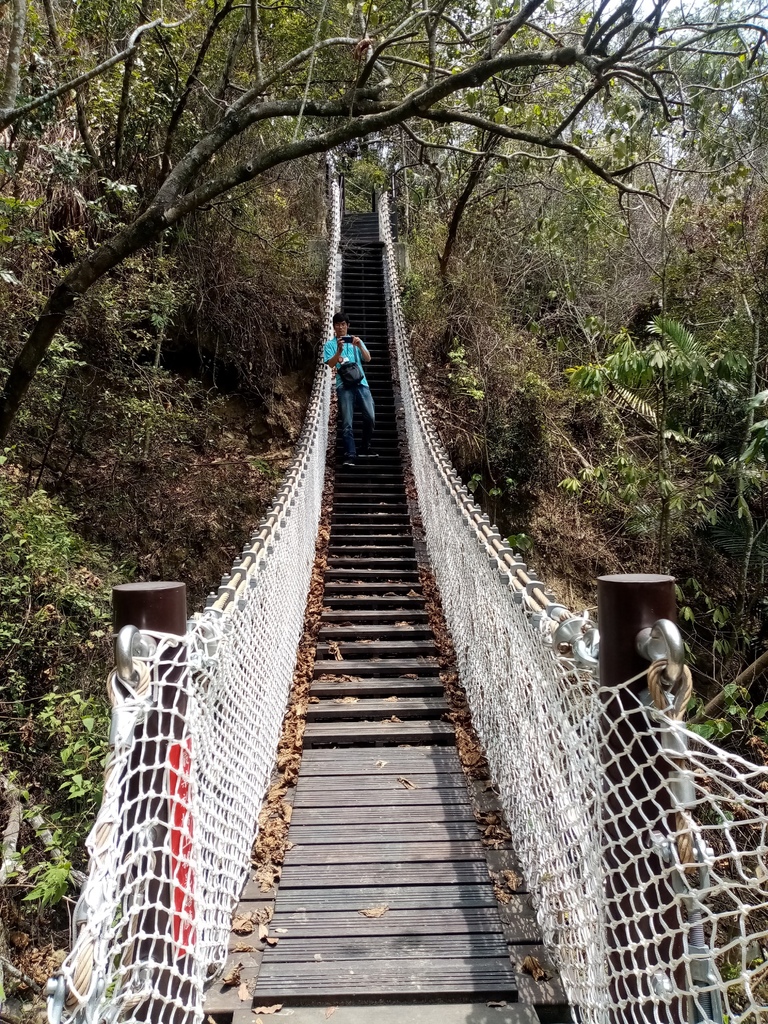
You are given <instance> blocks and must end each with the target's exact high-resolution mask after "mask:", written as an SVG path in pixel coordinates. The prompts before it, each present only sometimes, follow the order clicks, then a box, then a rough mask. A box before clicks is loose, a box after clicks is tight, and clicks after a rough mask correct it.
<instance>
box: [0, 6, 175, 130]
mask: <svg viewBox="0 0 768 1024" xmlns="http://www.w3.org/2000/svg"><path fill="white" fill-rule="evenodd" d="M18 2H21V0H18ZM185 20H186V19H185ZM181 24H182V22H180V21H178V22H174V23H172V24H169V25H166V24H165V23H164V22H163V21H162V20H161V19H159V18H158V19H157V20H156V21H151V22H149V23H148V24H146V25H140V26H139V27H138V28H137V29H136V30H135V31H134V32H133V34H132V35H131V38H130V39H129V40H128V45H127V46H126V47H125V49H124V50H121V51H120V53H116V54H114V56H112V57H109V58H108V59H107V60H105V61H102V62H101V64H98V65H97V66H96V67H95V68H91V70H90V71H86V72H84V73H83V74H82V75H78V76H77V78H73V79H72V80H71V81H69V82H67V83H66V84H64V85H60V86H58V87H57V88H55V89H51V90H50V92H46V93H44V94H43V95H42V96H36V97H35V98H34V99H33V100H30V101H29V102H28V103H23V104H22V105H21V106H20V107H11V106H10V105H8V104H5V105H3V106H0V131H3V130H4V129H6V128H8V126H9V125H12V124H14V123H15V122H16V121H18V120H19V119H20V118H22V117H25V116H26V115H27V114H31V113H32V111H33V110H37V109H38V107H42V106H44V105H45V104H46V103H50V102H51V100H55V99H58V98H59V96H63V95H64V93H65V92H69V91H70V90H71V89H77V88H79V86H81V85H85V84H86V82H90V81H91V79H93V78H98V76H99V75H101V74H103V73H104V72H105V71H109V69H110V68H111V67H114V66H115V64H119V63H120V62H121V61H123V60H125V59H126V58H127V57H129V56H130V55H131V54H132V53H133V52H134V51H135V50H136V48H137V47H138V45H139V42H140V40H141V37H142V36H143V35H144V33H145V32H148V31H149V30H150V29H153V28H160V27H162V28H177V27H178V26H179V25H181Z"/></svg>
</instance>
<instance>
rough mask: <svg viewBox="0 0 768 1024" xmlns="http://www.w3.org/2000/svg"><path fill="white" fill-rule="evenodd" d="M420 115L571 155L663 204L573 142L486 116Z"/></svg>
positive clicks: (628, 190)
mask: <svg viewBox="0 0 768 1024" xmlns="http://www.w3.org/2000/svg"><path fill="white" fill-rule="evenodd" d="M419 116H420V117H423V118H424V119H425V120H427V121H435V122H437V123H438V124H450V123H451V122H452V121H458V122H459V123H460V124H469V125H472V126H473V127H475V128H482V129H483V131H486V132H490V133H492V134H495V135H500V136H501V137H502V138H505V139H513V140H514V141H516V142H525V143H527V144H528V145H532V146H543V147H544V149H557V150H560V152H562V153H567V154H568V155H569V156H573V157H575V158H576V159H577V160H578V161H580V163H582V164H584V166H585V167H588V168H589V170H590V171H592V173H593V174H595V175H597V177H598V178H602V180H603V181H605V182H606V183H607V184H609V185H612V186H613V187H614V188H615V189H617V190H618V191H619V192H625V193H628V194H631V195H640V196H648V197H649V198H651V199H656V200H657V201H658V202H662V200H661V199H660V198H659V196H657V195H656V194H655V193H653V192H648V191H647V190H645V189H640V188H634V187H633V186H631V185H625V184H624V183H623V182H621V181H618V180H617V178H616V177H615V176H614V175H613V174H611V172H610V171H608V170H606V168H605V167H603V166H602V165H601V164H599V163H598V162H597V161H596V160H594V159H593V158H592V157H591V156H590V155H589V153H586V152H585V151H584V150H583V149H581V148H580V147H579V146H576V145H574V144H573V143H571V142H564V141H563V140H562V139H554V138H552V136H547V137H542V136H538V135H532V134H531V133H530V132H523V131H519V130H518V129H517V128H509V127H508V126H507V125H502V124H496V123H495V122H493V121H489V120H487V118H484V117H479V116H478V115H476V114H466V113H463V112H459V111H447V110H428V111H424V112H423V113H421V114H420V115H419Z"/></svg>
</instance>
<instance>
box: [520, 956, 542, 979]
mask: <svg viewBox="0 0 768 1024" xmlns="http://www.w3.org/2000/svg"><path fill="white" fill-rule="evenodd" d="M520 966H521V967H522V969H523V970H524V971H525V973H526V974H530V975H531V977H532V978H533V980H534V981H546V980H547V972H546V971H545V970H544V968H543V967H542V966H541V964H540V963H539V961H538V960H537V959H536V957H535V956H527V957H526V958H525V960H523V962H522V964H521V965H520Z"/></svg>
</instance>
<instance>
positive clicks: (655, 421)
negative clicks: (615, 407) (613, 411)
mask: <svg viewBox="0 0 768 1024" xmlns="http://www.w3.org/2000/svg"><path fill="white" fill-rule="evenodd" d="M648 334H649V342H648V344H646V345H645V346H643V347H640V346H638V344H637V343H636V341H635V339H634V338H633V337H632V336H631V335H630V333H629V332H628V331H622V332H621V334H620V335H619V336H618V338H617V346H616V348H615V349H614V351H613V352H612V353H611V354H610V355H609V356H608V357H607V359H606V360H605V362H604V363H603V364H602V365H600V366H595V365H592V366H580V367H575V368H574V369H573V370H572V371H571V380H572V382H573V384H574V385H575V386H576V387H578V388H579V389H580V390H582V391H586V392H588V393H592V394H596V393H605V392H606V391H608V392H610V393H611V394H612V395H613V397H614V398H615V399H616V400H617V401H618V402H619V403H620V404H621V405H623V406H624V407H626V408H628V409H631V410H632V412H633V413H635V414H636V415H637V416H639V417H640V418H641V419H642V420H644V421H645V422H646V424H647V425H648V427H649V429H650V430H651V431H652V432H653V436H654V440H655V448H656V459H655V483H656V490H657V493H658V515H657V527H656V535H657V540H656V550H657V564H658V567H659V570H663V569H666V568H667V567H668V565H669V561H670V544H671V531H670V519H671V513H672V510H673V508H674V507H675V505H676V503H678V504H679V502H680V501H681V496H680V493H679V490H678V488H677V487H676V486H675V482H674V477H673V469H672V461H671V457H670V449H669V443H670V441H671V440H676V441H679V442H681V443H684V444H688V443H692V441H693V438H692V437H691V436H690V434H687V433H686V432H685V431H684V430H681V429H679V428H676V424H675V423H674V421H673V418H672V416H671V407H672V405H673V404H675V405H678V406H679V404H680V403H681V402H686V403H688V402H689V401H690V399H691V397H692V396H693V395H694V394H695V393H696V392H697V391H698V390H700V389H702V388H703V387H705V386H706V385H708V384H709V383H710V381H711V379H712V377H713V376H714V375H717V373H718V370H717V363H716V361H715V360H714V359H713V358H712V356H711V354H710V353H709V351H708V350H707V347H706V345H704V344H703V343H702V342H701V341H699V339H697V338H696V337H695V336H694V335H693V334H692V333H691V332H690V331H689V330H688V329H687V328H686V327H684V326H683V325H682V324H681V323H680V322H679V321H677V320H673V319H672V318H671V317H668V316H656V317H654V318H653V320H652V321H651V322H650V324H649V325H648Z"/></svg>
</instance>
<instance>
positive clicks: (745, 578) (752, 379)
mask: <svg viewBox="0 0 768 1024" xmlns="http://www.w3.org/2000/svg"><path fill="white" fill-rule="evenodd" d="M742 299H743V301H744V308H745V309H746V311H747V317H748V318H749V322H750V325H751V327H752V359H751V364H752V365H751V366H750V374H749V391H748V393H747V403H748V408H747V416H746V420H745V423H744V436H743V438H742V442H741V451H740V452H739V459H738V461H737V463H736V472H737V474H738V476H737V480H736V512H737V515H739V516H742V515H743V516H744V518H745V519H746V524H747V535H746V538H745V544H744V556H743V558H742V560H741V567H740V569H739V583H738V588H737V591H736V625H737V626H738V625H740V624H741V620H742V619H743V617H744V609H745V607H746V604H747V584H748V582H749V567H750V564H751V562H752V551H753V550H754V546H755V520H754V518H753V516H752V510H751V509H750V507H749V505H748V503H747V500H746V498H745V497H744V492H745V490H746V483H747V481H746V474H745V472H744V462H743V461H742V460H743V457H744V453H745V452H746V450H747V448H748V447H749V443H750V440H751V438H752V427H753V426H754V422H755V410H754V408H753V406H752V399H753V398H754V397H755V394H756V393H757V363H758V360H759V358H760V325H759V324H758V323H756V321H755V318H754V317H753V315H752V310H751V309H750V308H749V303H748V302H747V297H746V295H742Z"/></svg>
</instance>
